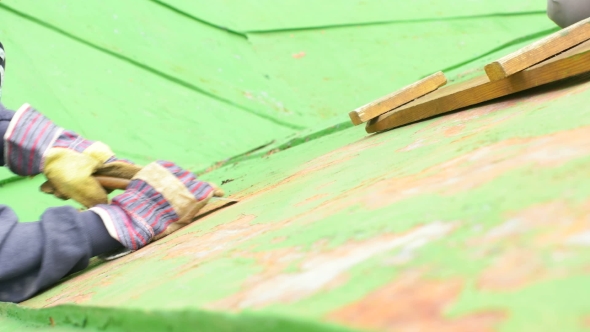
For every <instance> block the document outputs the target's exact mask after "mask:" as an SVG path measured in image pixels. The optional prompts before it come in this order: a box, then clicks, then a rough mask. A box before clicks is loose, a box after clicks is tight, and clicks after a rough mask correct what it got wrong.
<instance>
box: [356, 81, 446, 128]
mask: <svg viewBox="0 0 590 332" xmlns="http://www.w3.org/2000/svg"><path fill="white" fill-rule="evenodd" d="M446 83H447V78H446V77H445V75H444V74H443V73H442V72H440V71H439V72H437V73H434V74H432V75H430V76H428V77H426V78H423V79H421V80H420V81H418V82H415V83H413V84H410V85H408V86H406V87H404V88H402V89H400V90H397V91H395V92H393V93H390V94H388V95H386V96H383V97H381V98H379V99H377V100H375V101H372V102H370V103H368V104H366V105H363V106H361V107H359V108H357V109H355V110H354V111H352V112H350V113H348V115H349V116H350V120H351V121H352V123H353V124H354V125H355V126H356V125H359V124H361V123H363V122H367V121H369V120H371V119H373V118H375V117H377V116H379V115H381V114H383V113H385V112H388V111H391V110H393V109H395V108H397V107H400V106H402V105H403V104H407V103H409V102H411V101H412V100H414V99H416V98H419V97H422V96H424V95H425V94H427V93H430V92H432V91H434V90H436V89H438V88H440V87H441V86H443V85H445V84H446Z"/></svg>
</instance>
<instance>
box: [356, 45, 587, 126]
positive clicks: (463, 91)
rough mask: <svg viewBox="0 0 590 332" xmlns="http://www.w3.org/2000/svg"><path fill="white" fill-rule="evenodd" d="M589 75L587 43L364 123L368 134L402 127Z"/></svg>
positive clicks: (438, 93) (463, 84)
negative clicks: (540, 86)
mask: <svg viewBox="0 0 590 332" xmlns="http://www.w3.org/2000/svg"><path fill="white" fill-rule="evenodd" d="M585 72H590V41H587V42H585V43H583V44H581V45H579V46H577V47H575V48H573V49H571V50H568V51H566V52H563V53H562V54H560V55H558V56H556V57H554V58H552V59H549V60H547V61H545V62H542V63H540V64H537V65H535V66H533V67H531V68H529V69H526V70H524V71H521V72H519V73H516V74H514V75H512V76H508V77H507V78H505V79H503V80H499V81H491V82H490V80H489V79H488V77H487V76H485V75H481V76H478V77H475V78H473V79H471V80H468V81H465V82H461V83H458V84H453V85H449V86H447V87H444V88H441V89H439V90H437V91H434V92H433V93H431V94H428V95H426V96H424V97H423V98H419V99H417V100H415V101H413V102H411V103H408V104H406V105H404V106H402V107H400V108H398V109H395V110H393V111H390V112H387V113H385V114H383V115H380V116H379V117H377V118H375V119H373V120H371V121H370V122H368V123H367V127H366V130H367V132H368V133H374V132H378V131H383V130H387V129H391V128H395V127H399V126H403V125H406V124H408V123H412V122H415V121H419V120H423V119H426V118H430V117H432V116H435V115H439V114H443V113H447V112H450V111H454V110H457V109H460V108H463V107H467V106H471V105H475V104H478V103H481V102H485V101H488V100H492V99H495V98H499V97H502V96H506V95H509V94H512V93H516V92H519V91H523V90H526V89H530V88H534V87H536V86H539V85H543V84H547V83H551V82H555V81H558V80H561V79H565V78H568V77H572V76H576V75H579V74H582V73H585Z"/></svg>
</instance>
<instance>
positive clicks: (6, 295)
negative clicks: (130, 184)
mask: <svg viewBox="0 0 590 332" xmlns="http://www.w3.org/2000/svg"><path fill="white" fill-rule="evenodd" d="M121 247H122V246H121V244H120V243H119V242H118V241H116V240H115V239H113V238H112V237H111V236H110V235H109V233H108V232H107V230H106V228H105V226H104V223H103V221H102V220H101V218H100V217H99V216H98V215H97V214H95V213H94V212H91V211H85V212H79V211H78V210H76V209H75V208H73V207H69V206H64V207H57V208H50V209H47V210H46V211H45V213H43V215H42V216H41V221H38V222H27V223H22V222H18V218H17V216H16V214H15V213H14V211H12V210H11V209H10V208H9V207H7V206H4V205H0V262H2V263H1V264H0V301H3V302H21V301H24V300H26V299H28V298H30V297H32V296H33V295H35V294H36V293H38V292H39V291H41V290H43V289H45V288H47V287H49V286H52V285H54V284H55V283H56V282H58V281H59V280H60V279H61V278H63V277H65V276H67V275H69V274H71V273H74V272H77V271H80V270H82V269H84V268H86V266H88V261H89V259H90V258H91V257H94V256H96V255H99V254H103V253H107V252H110V251H113V250H116V249H118V248H121Z"/></svg>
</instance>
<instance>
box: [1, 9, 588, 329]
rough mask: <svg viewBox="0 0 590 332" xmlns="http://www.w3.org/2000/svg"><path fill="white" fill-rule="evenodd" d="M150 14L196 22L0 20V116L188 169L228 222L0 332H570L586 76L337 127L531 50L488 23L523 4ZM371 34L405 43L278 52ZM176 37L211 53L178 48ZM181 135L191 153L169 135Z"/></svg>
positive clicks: (97, 271)
mask: <svg viewBox="0 0 590 332" xmlns="http://www.w3.org/2000/svg"><path fill="white" fill-rule="evenodd" d="M169 3H170V4H172V5H174V6H176V8H178V9H180V10H184V11H186V12H187V13H190V14H191V15H193V16H195V18H189V17H187V16H186V15H183V14H182V12H180V11H175V10H174V8H172V9H171V8H169V7H166V6H160V5H159V4H158V2H150V1H144V2H141V1H134V2H129V3H126V2H125V3H124V4H123V3H122V2H118V1H106V2H100V3H99V2H92V1H91V2H88V3H85V4H84V5H82V4H80V3H78V2H75V1H51V2H44V3H43V4H41V5H34V4H33V2H28V1H21V2H16V1H3V2H2V4H0V15H2V19H3V20H7V21H8V20H10V21H9V22H10V23H11V24H10V25H8V24H7V25H2V26H1V27H0V33H2V34H1V35H0V36H1V39H2V40H3V42H4V40H5V39H6V40H8V41H7V42H5V44H7V45H8V46H10V48H9V51H13V52H14V53H15V54H16V55H12V57H11V54H13V53H9V71H8V73H7V78H9V81H7V87H6V90H5V92H4V93H3V94H4V97H5V98H6V101H7V103H8V104H9V105H11V106H17V105H18V103H19V102H20V101H22V100H24V99H26V100H29V101H31V103H33V104H35V105H41V106H39V108H40V109H42V110H43V111H44V112H46V113H48V114H49V115H50V116H51V117H52V118H54V119H56V121H58V123H60V124H63V125H65V126H69V127H70V128H73V129H76V130H79V131H81V132H83V133H84V134H85V135H86V136H89V137H92V138H98V139H102V140H104V141H106V142H107V143H109V144H111V145H112V146H113V147H114V148H115V150H117V149H119V150H117V151H118V152H120V153H121V154H122V155H124V156H126V157H130V158H133V159H136V160H139V161H141V162H147V161H149V160H151V159H153V158H169V159H173V160H177V161H179V162H180V163H184V164H185V165H186V166H188V167H190V168H191V169H193V170H195V171H203V170H207V172H204V174H202V178H203V179H205V180H209V181H213V182H216V183H218V184H220V183H222V182H224V181H227V180H231V181H230V182H227V184H225V185H223V188H224V189H225V190H226V191H227V192H228V193H229V194H230V196H231V197H234V198H238V199H240V200H241V201H240V203H238V204H235V205H232V206H231V207H228V208H225V209H223V210H220V211H218V212H215V213H213V214H211V215H208V216H207V217H205V218H203V219H201V220H199V221H198V222H196V223H194V224H193V225H191V226H189V227H187V228H185V229H183V230H180V231H179V232H177V233H175V234H173V235H171V236H169V237H167V238H165V239H163V240H161V241H158V242H156V243H153V244H151V245H149V246H147V247H146V248H144V249H142V250H140V251H138V252H135V253H133V254H131V255H129V256H126V257H123V258H121V259H118V260H115V261H112V262H108V263H101V262H98V261H94V262H93V263H92V264H91V267H89V268H88V269H87V270H85V271H83V272H82V273H78V274H76V275H74V276H70V277H68V278H67V279H66V280H64V281H63V282H62V283H60V284H59V285H56V286H55V287H53V288H51V289H48V290H46V291H45V292H43V293H41V294H39V295H38V296H36V297H35V298H33V299H31V300H29V301H26V302H24V303H22V304H21V306H12V305H3V306H0V324H3V326H8V327H10V328H12V329H13V330H18V331H20V330H22V329H21V328H24V327H27V328H29V329H36V328H39V329H43V328H44V329H52V330H57V329H60V328H64V331H65V329H85V330H99V329H104V330H110V331H132V330H137V329H140V330H141V329H142V328H144V327H145V326H149V327H151V328H153V329H154V330H157V329H160V330H170V331H181V330H190V329H191V328H193V329H194V328H197V327H200V328H202V329H203V330H205V331H208V330H211V331H217V330H222V331H223V330H224V329H225V330H228V331H229V330H240V331H257V330H264V329H266V330H268V331H283V330H286V331H288V330H289V329H291V330H293V331H296V330H317V331H328V330H340V329H343V328H344V327H345V326H346V327H348V328H351V329H358V330H390V331H416V330H421V331H445V330H447V331H472V330H480V331H490V330H497V331H539V330H564V331H582V330H584V329H587V328H588V325H590V305H589V304H588V301H586V298H587V297H586V296H584V294H585V292H586V289H587V288H588V282H587V281H586V279H587V277H588V271H590V269H589V268H590V266H589V264H590V263H589V262H590V260H589V259H590V256H589V254H588V246H590V235H589V232H590V225H589V224H588V220H590V219H589V218H590V214H589V213H588V211H590V209H589V207H590V181H588V176H587V170H588V167H589V166H590V143H588V142H589V141H588V139H587V137H588V136H589V135H590V109H589V108H588V107H587V105H588V100H589V98H590V89H589V88H590V83H589V82H588V77H583V78H579V79H575V80H571V81H568V82H561V83H558V84H554V85H552V86H548V87H542V88H540V89H536V90H534V91H531V92H527V93H521V94H518V95H515V96H512V97H509V98H503V99H501V100H498V101H495V102H493V103H486V104H484V105H479V106H476V107H472V108H469V109H467V110H464V111H462V112H457V113H454V114H449V115H446V116H442V117H439V118H435V119H431V120H428V121H424V122H421V123H417V124H413V125H409V126H406V127H402V128H398V129H395V130H393V131H389V132H385V133H381V134H377V135H372V136H367V135H366V134H365V132H364V130H363V128H361V127H350V125H349V124H347V122H346V120H347V115H346V113H347V112H348V111H349V110H350V109H352V108H354V107H356V106H358V105H360V104H363V103H365V102H367V101H370V100H371V99H373V98H375V97H378V96H380V95H382V94H385V93H388V92H390V91H392V90H395V88H397V87H399V86H402V85H405V84H407V83H410V82H412V81H414V80H416V79H418V78H420V77H422V76H424V75H427V74H429V73H432V72H434V71H437V70H440V69H446V71H445V72H446V73H447V75H448V76H449V78H450V79H451V80H454V81H457V80H462V79H466V78H468V77H471V76H473V75H474V74H476V73H479V72H481V67H482V65H483V64H485V63H486V62H488V61H489V60H491V59H494V58H497V57H499V56H501V55H503V54H506V53H508V52H510V51H512V50H515V49H517V48H519V47H521V46H523V45H525V44H527V43H530V42H531V41H533V40H535V39H537V38H540V37H542V36H543V35H545V34H547V33H549V32H551V31H554V27H553V25H552V24H551V22H550V21H549V20H548V19H547V18H546V17H545V16H544V14H542V13H541V14H526V15H524V14H523V15H520V14H519V15H490V14H495V13H517V14H518V13H519V12H523V11H539V10H542V9H543V8H542V7H540V6H542V5H540V4H539V2H532V1H524V2H520V3H519V4H518V5H514V4H512V2H509V1H496V2H493V5H492V2H485V5H483V2H480V1H470V2H468V3H466V4H464V5H463V6H461V7H460V8H457V7H456V6H458V4H455V2H451V1H438V2H436V3H434V2H433V3H432V6H425V5H424V3H430V2H426V1H424V3H422V4H421V5H416V7H411V6H410V5H407V4H406V5H399V7H395V8H394V9H396V10H395V11H394V10H393V9H391V10H389V11H387V10H385V9H386V8H389V7H387V6H393V5H392V4H389V2H379V1H366V2H362V3H361V2H353V1H343V2H342V7H341V8H342V10H341V11H338V10H336V11H334V15H332V16H329V15H325V13H326V11H329V12H330V13H332V11H331V10H332V9H333V7H332V6H330V5H329V4H328V2H313V3H307V4H306V3H305V2H300V3H299V4H298V5H297V4H296V3H295V2H289V1H285V2H284V3H283V7H282V8H281V9H280V10H283V11H287V12H289V13H290V14H291V15H284V14H283V15H272V13H276V12H278V11H280V10H279V9H278V8H276V7H273V5H272V4H266V5H265V6H260V7H258V5H254V2H239V3H238V2H235V3H234V2H231V1H219V2H211V3H208V4H207V6H205V5H203V7H202V8H203V10H202V11H200V12H199V13H197V12H195V10H196V9H199V8H200V7H198V6H197V4H201V3H204V2H189V1H185V2H180V1H172V0H170V2H169ZM257 3H258V4H263V2H257ZM50 4H55V6H54V7H52V6H51V5H50ZM249 4H250V6H248V5H249ZM330 4H331V3H330ZM443 4H446V5H448V6H443ZM365 5H366V6H365ZM515 6H518V7H515ZM7 8H8V9H7ZM293 8H296V9H293ZM347 8H348V9H347ZM357 8H358V10H356V9H357ZM361 8H363V9H361ZM384 8H385V9H384ZM417 8H421V9H424V10H417ZM449 8H450V9H452V10H448V11H445V10H446V9H449ZM221 9H227V10H221ZM345 9H347V10H345ZM443 9H445V10H443ZM350 10H356V12H357V13H358V15H355V16H354V19H352V18H351V16H350ZM15 11H18V12H21V13H26V15H28V16H26V17H25V16H23V15H22V14H18V12H15ZM89 12H92V14H90V13H89ZM308 12H309V13H312V14H310V15H304V14H305V13H308ZM389 12H391V13H392V14H391V15H387V14H388V13H389ZM322 13H324V14H322ZM113 14H117V17H116V18H114V17H113V16H112V15H113ZM19 15H20V16H19ZM477 15H479V16H480V17H472V18H461V19H454V18H453V17H455V16H461V17H466V16H477ZM91 16H92V17H91ZM238 16H239V17H240V18H243V19H239V20H238V19H237V18H236V17H238ZM68 17H70V18H72V19H69V20H68V19H66V18H68ZM155 17H157V18H159V19H161V21H157V20H153V18H155ZM384 17H385V18H386V20H387V21H396V20H398V21H399V20H402V21H405V22H396V23H391V24H378V25H377V24H366V25H358V26H357V25H354V24H349V25H350V26H346V27H334V28H329V29H325V28H320V29H299V30H297V28H304V27H308V26H326V25H339V24H343V22H344V23H359V22H361V23H371V22H375V21H381V20H384ZM440 17H444V18H445V19H444V20H436V19H437V18H440ZM197 18H198V19H200V20H204V21H206V22H210V23H214V24H217V25H220V26H221V25H223V26H226V27H229V28H231V29H234V30H236V31H237V32H238V33H234V32H227V31H223V30H222V29H219V28H218V27H215V26H211V25H210V24H207V23H206V22H205V23H204V22H202V21H199V20H198V19H197ZM404 18H406V19H404ZM36 20H37V21H36ZM412 20H422V21H421V22H412ZM38 22H45V23H43V24H45V25H40V24H38ZM154 22H157V23H154ZM230 23H231V24H230ZM25 28H26V29H27V31H28V32H29V31H30V33H31V36H33V37H34V39H35V40H37V39H40V42H39V43H37V44H35V43H32V45H31V44H29V43H26V42H24V41H22V40H21V39H20V37H18V36H19V35H18V34H17V33H16V31H19V29H25ZM117 28H120V29H121V30H120V32H121V33H120V34H121V36H118V35H117V34H115V32H114V30H113V29H117ZM284 29H287V30H284ZM288 29H291V30H288ZM111 30H112V35H108V34H107V32H108V33H111ZM254 30H267V31H266V32H264V33H260V32H258V33H254V32H251V31H254ZM270 30H273V31H270ZM276 30H281V31H276ZM139 31H144V33H145V36H143V37H142V36H141V34H140V33H139ZM176 31H177V33H176ZM138 34H139V35H138ZM33 37H31V38H32V39H33ZM191 38H194V40H196V41H198V43H197V44H198V45H203V44H200V43H204V42H205V41H209V42H210V47H205V48H202V49H200V48H199V46H195V47H194V48H193V45H192V44H190V45H189V46H186V45H187V43H188V40H193V39H191ZM60 45H66V46H67V49H65V50H63V49H61V50H60V47H58V46H60ZM157 45H161V46H162V47H161V48H159V52H155V53H153V51H151V49H153V48H154V47H155V46H157ZM213 45H216V46H213ZM8 46H7V47H8ZM435 46H436V47H435ZM44 49H51V50H55V52H56V53H49V55H48V56H49V57H50V59H52V61H49V65H48V62H47V59H43V60H42V59H39V58H36V57H35V56H34V55H35V54H37V53H39V52H41V50H44ZM201 51H202V52H201ZM44 54H46V53H44ZM233 54H238V55H240V59H238V58H235V57H233V58H232V55H233ZM152 55H153V56H152ZM12 59H14V60H12ZM154 60H155V61H154ZM240 61H243V62H240ZM89 64H92V66H90V65H89ZM209 64H210V65H209ZM217 66H226V67H223V68H231V69H232V70H231V71H230V72H225V71H222V72H218V73H221V74H218V73H216V72H215V69H214V68H216V67H217ZM175 68H177V69H178V68H182V70H175ZM217 68H219V67H217ZM478 68H479V69H478ZM108 70H110V72H108ZM155 70H156V71H157V72H156V71H155ZM20 71H22V72H25V73H26V75H25V76H23V77H19V76H18V75H16V74H13V73H14V72H20ZM105 73H108V75H109V76H105V75H107V74H105ZM261 73H263V74H262V76H261ZM162 74H165V75H162ZM37 75H40V76H41V77H42V79H37ZM264 75H268V78H267V77H265V76H264ZM88 76H92V77H93V78H92V79H91V80H86V79H84V77H88ZM56 78H57V83H55V85H50V84H49V83H50V82H54V81H55V80H56ZM129 79H132V80H133V82H134V84H130V83H129ZM201 79H202V80H201ZM240 79H243V81H240ZM28 86H34V87H35V88H34V89H29V90H26V91H25V90H23V87H28ZM240 91H242V92H243V91H250V92H249V93H250V95H247V94H246V95H244V94H241V92H240ZM252 91H257V93H260V94H257V93H252ZM261 91H264V92H265V93H266V94H265V95H262V92H261ZM107 96H110V97H109V98H107ZM260 96H264V98H260ZM265 98H267V99H265ZM269 100H272V101H273V103H274V102H277V103H281V105H283V106H284V108H285V109H277V108H275V107H273V106H272V105H271V104H272V103H269V102H268V101H269ZM99 101H100V102H101V103H99ZM102 102H104V103H106V105H107V106H103V105H102ZM154 105H157V107H156V106H154ZM187 105H192V107H193V108H190V107H188V106H187ZM274 105H275V106H276V105H277V104H276V103H275V104H274ZM151 107H153V108H151ZM196 107H199V109H196ZM205 109H211V110H214V111H210V112H205V111H204V110H205ZM101 110H102V112H101ZM138 114H139V115H141V121H138V122H137V123H136V124H131V125H129V126H131V127H132V128H130V129H129V130H122V129H121V128H123V127H124V126H125V122H127V121H129V120H130V119H131V118H132V117H134V116H137V115H138ZM111 121H112V122H114V123H115V124H114V125H113V126H114V127H111V126H110V125H107V123H110V122H111ZM193 121H194V122H193ZM195 124H202V127H199V130H200V131H198V130H196V129H194V130H193V131H190V129H193V128H194V126H193V125H195ZM140 127H141V128H142V129H146V130H148V129H149V131H150V133H149V134H144V133H142V132H141V131H139V130H138V128H140ZM164 127H166V128H168V131H170V132H172V133H169V132H165V133H164V132H160V131H158V129H161V128H164ZM295 127H297V128H302V130H296V129H295ZM119 129H121V130H119ZM201 129H202V130H201ZM115 131H116V132H117V134H114V132H115ZM271 141H272V142H273V143H272V144H270V145H268V146H265V147H263V148H260V149H258V150H255V151H251V150H252V149H255V148H257V147H260V146H262V145H263V144H265V143H268V142H271ZM187 142H190V145H189V144H188V143H187ZM171 143H175V144H171ZM246 151H250V152H249V153H247V154H244V152H246ZM220 160H226V163H225V164H224V165H223V166H222V167H220V168H215V167H211V168H209V169H207V168H208V167H209V166H210V165H212V164H213V163H214V162H216V161H220ZM0 175H2V176H5V177H7V176H9V175H6V174H0ZM41 181H42V179H41V178H35V179H32V180H31V179H24V180H19V181H14V182H8V183H4V184H3V188H2V189H1V190H0V199H1V200H2V202H3V203H6V204H9V205H10V206H12V207H14V208H15V209H16V210H17V213H18V214H19V215H20V216H21V217H22V218H24V219H29V220H33V219H34V218H36V217H37V216H38V215H39V214H40V213H41V212H42V211H43V209H44V208H45V207H47V206H53V205H56V204H58V203H59V202H58V201H56V200H55V199H53V198H51V197H47V196H43V195H41V194H40V193H34V194H33V193H31V192H33V191H36V189H35V188H36V187H37V186H38V185H39V184H40V183H41ZM22 197H27V198H28V199H27V200H26V201H24V200H23V199H22ZM41 308H45V309H41ZM50 317H51V318H52V320H53V323H54V325H55V326H54V327H51V324H50V319H49V318H50ZM142 324H145V325H142ZM198 324H200V325H198Z"/></svg>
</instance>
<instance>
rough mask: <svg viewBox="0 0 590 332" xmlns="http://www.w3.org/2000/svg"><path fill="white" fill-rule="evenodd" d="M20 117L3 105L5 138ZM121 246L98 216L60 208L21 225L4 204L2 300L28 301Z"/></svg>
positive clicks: (0, 119)
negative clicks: (12, 122) (96, 258)
mask: <svg viewBox="0 0 590 332" xmlns="http://www.w3.org/2000/svg"><path fill="white" fill-rule="evenodd" d="M14 113H15V112H13V111H10V110H8V109H6V108H5V107H4V106H3V105H2V104H0V137H4V135H5V133H6V130H7V128H8V125H9V123H10V121H11V120H12V117H13V115H14ZM0 165H4V144H0ZM4 190H7V189H4ZM120 247H122V246H121V244H120V243H119V242H118V241H116V240H115V239H113V238H112V237H111V236H110V235H109V233H108V232H107V230H106V228H105V227H104V223H103V222H102V220H101V219H100V217H99V216H98V215H97V214H95V213H93V212H90V211H87V212H79V211H77V210H76V209H74V208H73V207H58V208H52V209H48V210H47V211H45V213H44V214H43V215H42V217H41V221H38V222H27V223H21V222H18V218H17V216H16V214H15V213H14V212H13V211H12V210H11V209H10V208H9V207H7V206H4V205H0V262H1V263H0V301H5V302H20V301H23V300H26V299H28V298H30V297H31V296H33V295H34V294H36V293H37V292H39V291H40V290H42V289H43V288H46V287H48V286H50V285H53V284H55V283H56V282H57V281H58V280H59V279H61V278H63V277H64V276H66V275H68V274H70V273H74V272H77V271H79V270H82V269H84V268H85V267H86V266H87V265H88V260H89V259H90V258H91V257H94V256H96V255H100V254H103V253H107V252H110V251H113V250H116V249H117V248H120Z"/></svg>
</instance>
